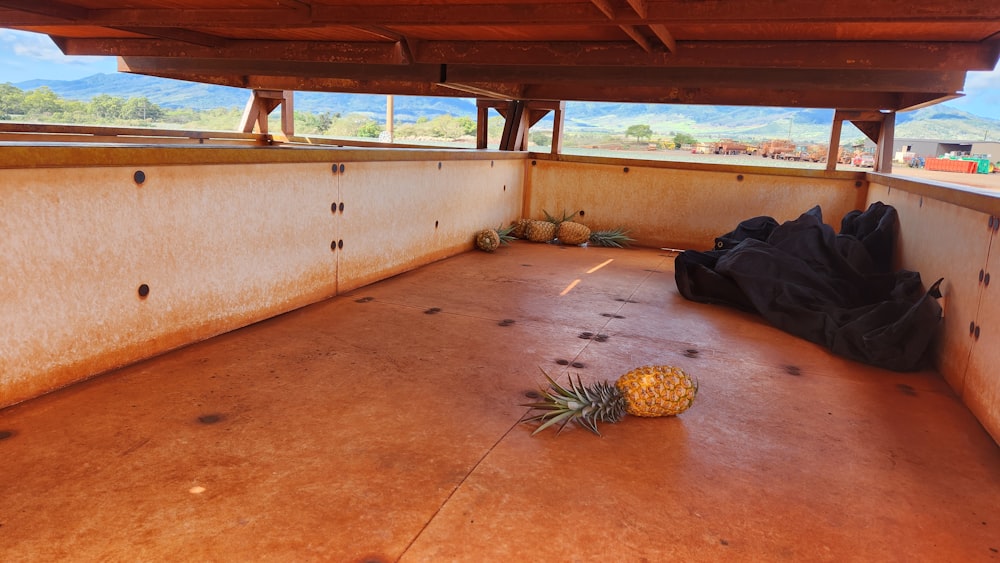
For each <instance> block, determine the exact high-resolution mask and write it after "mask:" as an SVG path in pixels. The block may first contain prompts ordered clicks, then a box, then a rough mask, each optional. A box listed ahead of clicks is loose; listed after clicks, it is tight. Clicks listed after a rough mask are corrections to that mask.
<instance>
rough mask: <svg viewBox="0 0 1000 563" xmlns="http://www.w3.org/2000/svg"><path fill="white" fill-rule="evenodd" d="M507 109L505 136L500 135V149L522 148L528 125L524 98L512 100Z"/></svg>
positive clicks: (504, 127)
mask: <svg viewBox="0 0 1000 563" xmlns="http://www.w3.org/2000/svg"><path fill="white" fill-rule="evenodd" d="M509 104H510V105H509V106H508V109H507V114H506V115H505V116H504V117H506V121H504V124H503V136H502V137H500V150H502V151H514V150H523V149H521V148H520V147H521V143H522V142H523V141H524V138H525V132H524V129H526V127H525V125H527V123H526V121H527V116H526V115H525V112H524V100H511V101H510V102H509Z"/></svg>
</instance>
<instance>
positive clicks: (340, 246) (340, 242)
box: [337, 239, 344, 248]
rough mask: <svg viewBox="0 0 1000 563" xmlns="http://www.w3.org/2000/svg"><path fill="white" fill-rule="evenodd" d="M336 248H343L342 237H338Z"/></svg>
mask: <svg viewBox="0 0 1000 563" xmlns="http://www.w3.org/2000/svg"><path fill="white" fill-rule="evenodd" d="M337 248H344V239H340V240H338V241H337Z"/></svg>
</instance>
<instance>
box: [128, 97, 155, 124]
mask: <svg viewBox="0 0 1000 563" xmlns="http://www.w3.org/2000/svg"><path fill="white" fill-rule="evenodd" d="M162 115H163V110H162V109H161V108H160V106H158V105H156V104H154V103H153V102H151V101H149V100H148V99H146V98H145V97H141V98H129V99H128V100H127V101H126V102H125V103H124V104H122V107H121V117H122V118H123V119H135V120H142V121H154V120H157V119H159V118H160V117H162Z"/></svg>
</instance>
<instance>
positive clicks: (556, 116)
mask: <svg viewBox="0 0 1000 563" xmlns="http://www.w3.org/2000/svg"><path fill="white" fill-rule="evenodd" d="M553 111H554V112H555V113H553V114H552V154H559V153H561V152H562V143H563V114H564V113H566V102H565V101H560V102H559V107H558V108H556V109H555V110H553Z"/></svg>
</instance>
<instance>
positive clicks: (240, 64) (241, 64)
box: [118, 56, 442, 83]
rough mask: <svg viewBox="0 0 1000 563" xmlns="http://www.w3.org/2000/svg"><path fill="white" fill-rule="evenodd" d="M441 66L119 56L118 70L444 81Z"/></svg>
mask: <svg viewBox="0 0 1000 563" xmlns="http://www.w3.org/2000/svg"><path fill="white" fill-rule="evenodd" d="M441 66H442V65H436V64H424V65H402V66H401V65H375V64H359V63H322V62H314V61H278V60H246V59H228V58H221V59H183V58H173V57H132V56H128V57H119V58H118V70H119V71H120V72H128V73H134V74H158V73H162V72H169V73H172V74H175V75H182V74H184V73H190V74H208V75H215V74H229V73H239V74H247V75H250V74H252V75H260V76H268V75H270V76H300V77H302V78H347V79H351V80H408V81H420V82H429V83H436V82H440V81H441Z"/></svg>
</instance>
